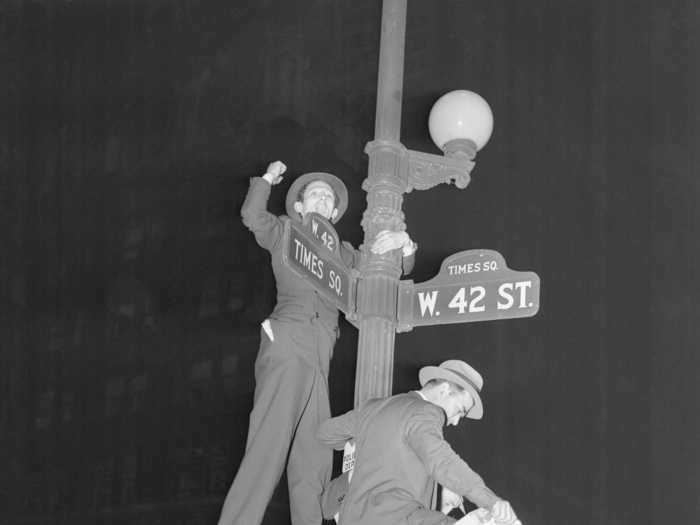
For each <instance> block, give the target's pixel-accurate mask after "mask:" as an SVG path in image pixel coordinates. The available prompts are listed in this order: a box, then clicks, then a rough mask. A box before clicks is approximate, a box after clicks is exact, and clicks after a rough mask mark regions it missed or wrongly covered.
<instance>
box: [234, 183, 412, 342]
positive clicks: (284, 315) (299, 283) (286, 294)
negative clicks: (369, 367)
mask: <svg viewBox="0 0 700 525" xmlns="http://www.w3.org/2000/svg"><path fill="white" fill-rule="evenodd" d="M270 192H271V187H270V184H269V183H268V182H267V181H265V180H264V179H263V178H262V177H253V178H251V179H250V188H249V189H248V194H247V195H246V198H245V201H244V202H243V206H242V207H241V217H242V219H243V224H245V226H246V227H247V228H248V229H249V230H250V231H252V232H253V234H255V240H256V241H257V242H258V244H259V245H260V246H261V247H263V248H265V249H266V250H268V251H269V252H270V255H271V262H272V271H273V272H274V275H275V282H276V284H277V304H276V305H275V309H274V311H273V312H272V314H270V318H271V319H273V320H279V321H284V322H302V323H303V322H308V320H309V319H311V318H315V319H317V320H320V322H321V323H323V324H324V325H325V326H327V327H328V328H329V329H330V330H331V331H335V330H337V326H338V310H337V309H336V307H335V306H334V305H333V304H332V303H331V302H330V301H329V300H327V299H325V298H324V297H322V296H320V295H319V294H318V292H317V291H316V289H315V288H314V287H313V286H312V285H311V284H310V283H309V282H307V281H306V279H304V278H302V277H299V275H298V274H297V273H296V272H295V271H294V270H292V269H291V268H289V267H288V266H287V265H286V264H285V263H284V262H283V261H282V251H283V250H284V246H283V242H282V240H283V232H284V224H285V221H290V220H297V219H292V218H290V217H287V216H284V215H283V216H279V217H278V216H276V215H274V214H272V213H270V212H269V211H268V210H267V202H268V200H269V198H270ZM339 248H340V257H341V259H342V260H343V262H344V263H345V264H346V265H347V266H348V267H350V268H356V267H357V266H358V265H359V262H360V252H359V251H358V250H356V249H355V248H353V247H352V245H351V244H350V243H349V242H345V241H343V242H342V243H341V244H340V247H339ZM414 262H415V253H414V254H411V255H409V256H407V257H403V259H402V266H403V271H404V273H408V272H410V271H411V269H412V268H413V264H414Z"/></svg>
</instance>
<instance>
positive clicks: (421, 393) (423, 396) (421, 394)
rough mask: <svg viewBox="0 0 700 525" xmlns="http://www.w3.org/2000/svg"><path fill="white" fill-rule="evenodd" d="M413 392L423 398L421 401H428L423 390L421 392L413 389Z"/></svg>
mask: <svg viewBox="0 0 700 525" xmlns="http://www.w3.org/2000/svg"><path fill="white" fill-rule="evenodd" d="M414 392H415V393H416V394H418V395H419V396H420V397H422V398H423V401H428V398H427V397H425V394H424V393H423V392H421V391H420V390H414Z"/></svg>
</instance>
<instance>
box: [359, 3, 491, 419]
mask: <svg viewBox="0 0 700 525" xmlns="http://www.w3.org/2000/svg"><path fill="white" fill-rule="evenodd" d="M406 3H407V0H384V2H383V7H382V29H381V40H380V51H379V74H378V82H377V108H376V120H375V137H374V140H373V141H372V142H369V143H368V144H367V146H366V148H365V152H366V153H367V155H368V156H369V168H368V176H367V179H366V180H365V181H364V183H363V184H362V188H363V189H364V190H365V191H366V192H367V210H366V211H365V213H364V215H363V218H362V228H363V230H364V232H365V236H364V244H363V245H362V247H361V249H362V252H363V260H362V264H361V267H360V272H361V279H360V280H359V284H358V290H357V315H358V327H359V332H360V334H359V342H358V355H357V372H356V378H355V406H357V405H359V404H360V403H361V402H363V401H365V400H367V399H370V398H373V397H384V396H389V395H391V393H392V391H391V390H392V377H393V366H394V339H395V334H396V331H397V330H401V326H399V325H398V323H397V297H398V289H399V278H400V276H401V252H400V250H395V251H394V252H390V253H388V254H384V255H375V254H372V253H371V252H370V251H369V246H370V244H371V241H372V240H373V239H374V238H375V236H376V235H377V233H379V232H380V231H382V230H394V231H399V230H405V228H406V223H405V220H404V214H403V212H402V211H401V207H402V203H403V194H404V193H406V192H409V191H411V190H413V189H414V188H415V189H428V188H431V187H433V186H435V185H437V184H439V183H442V182H447V183H449V182H454V183H455V184H456V185H457V186H458V187H459V188H465V187H466V186H467V184H468V183H469V173H470V172H471V169H472V167H473V166H474V162H473V159H474V157H475V155H476V152H477V150H478V149H480V148H481V147H482V146H483V145H484V144H485V143H486V142H487V141H488V139H489V137H490V136H491V131H492V129H493V117H492V115H491V110H490V108H489V107H488V104H486V102H485V101H484V100H483V99H482V98H481V97H480V96H479V95H477V94H476V93H472V92H470V91H453V92H451V93H448V94H447V95H445V96H443V97H442V98H441V99H439V100H438V102H437V103H436V104H435V106H434V107H433V109H432V111H431V114H430V119H429V128H430V133H431V136H432V138H433V140H434V141H435V142H436V144H437V145H438V147H440V148H441V149H442V150H443V152H444V154H445V156H439V155H432V154H428V153H422V152H416V151H411V150H408V149H406V148H405V147H404V146H403V145H402V144H401V142H400V130H401V99H402V91H403V65H404V44H405V36H406Z"/></svg>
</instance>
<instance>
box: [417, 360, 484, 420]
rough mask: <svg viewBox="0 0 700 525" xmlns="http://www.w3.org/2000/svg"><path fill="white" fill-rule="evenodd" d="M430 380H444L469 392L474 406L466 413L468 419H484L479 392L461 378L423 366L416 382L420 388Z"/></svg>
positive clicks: (445, 371)
mask: <svg viewBox="0 0 700 525" xmlns="http://www.w3.org/2000/svg"><path fill="white" fill-rule="evenodd" d="M431 379H444V380H446V381H449V382H450V383H454V384H455V385H459V386H461V387H462V388H464V390H466V391H467V392H469V393H470V394H471V395H472V397H473V398H474V406H473V407H472V408H471V409H470V410H469V412H467V416H466V417H468V418H469V419H481V418H482V417H484V405H483V403H482V402H481V396H480V395H479V391H478V390H477V389H476V388H474V386H473V385H472V384H471V383H468V382H466V381H465V380H464V379H463V378H462V377H461V376H459V375H457V374H455V373H453V372H451V371H449V370H447V369H445V368H441V367H439V366H424V367H423V368H421V369H420V371H419V372H418V381H419V382H420V386H425V384H426V383H427V382H428V381H430V380H431Z"/></svg>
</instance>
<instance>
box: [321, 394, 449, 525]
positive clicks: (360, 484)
mask: <svg viewBox="0 0 700 525" xmlns="http://www.w3.org/2000/svg"><path fill="white" fill-rule="evenodd" d="M346 416H347V417H345V416H341V417H340V418H334V419H333V420H330V421H329V422H327V423H326V424H324V425H323V426H322V432H321V440H322V441H325V442H326V443H330V444H335V445H339V444H340V443H341V442H342V441H343V440H344V439H347V437H348V432H349V433H350V435H352V436H354V439H355V444H356V447H357V448H356V451H357V456H356V460H355V470H354V473H353V478H352V483H351V484H350V487H349V490H348V494H347V496H346V497H345V499H344V501H343V505H342V507H341V511H340V524H341V525H376V524H382V525H390V524H393V523H401V522H403V521H404V520H405V519H406V517H407V516H408V515H410V514H411V513H412V512H414V511H415V510H416V509H418V508H420V507H424V508H429V507H430V505H431V499H432V496H433V485H434V483H433V480H432V478H431V476H430V473H429V472H428V471H427V469H426V466H425V463H424V460H423V459H422V458H421V457H419V455H418V454H417V453H416V450H415V448H414V445H415V442H416V441H420V440H421V439H422V438H421V435H424V434H426V432H428V433H430V434H432V436H430V437H431V438H433V439H434V438H436V437H437V438H438V439H440V440H441V439H442V426H443V424H444V413H443V411H442V409H441V408H439V407H438V406H436V405H433V404H432V403H428V402H427V401H424V400H423V399H422V398H421V397H420V395H419V394H418V393H416V392H409V393H407V394H399V395H396V396H393V397H390V398H387V399H378V400H372V401H369V402H368V403H367V404H366V405H365V406H363V407H361V408H360V409H358V410H355V411H352V412H349V413H348V414H346ZM333 422H336V423H337V424H336V425H332V423H333ZM334 426H335V428H333V427H334ZM336 439H337V441H336ZM334 441H335V443H332V442H334Z"/></svg>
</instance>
